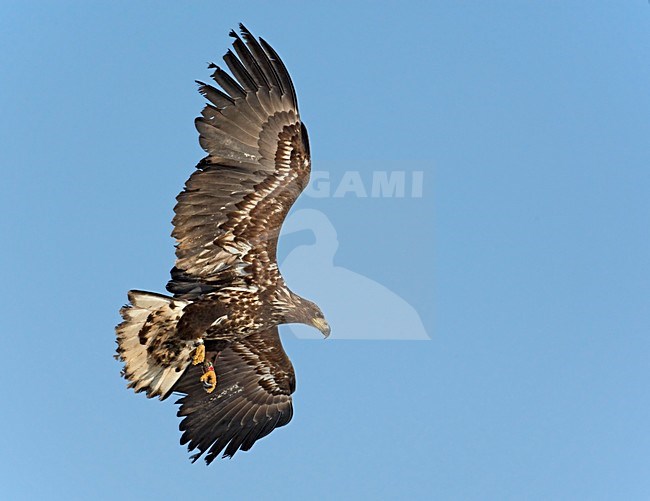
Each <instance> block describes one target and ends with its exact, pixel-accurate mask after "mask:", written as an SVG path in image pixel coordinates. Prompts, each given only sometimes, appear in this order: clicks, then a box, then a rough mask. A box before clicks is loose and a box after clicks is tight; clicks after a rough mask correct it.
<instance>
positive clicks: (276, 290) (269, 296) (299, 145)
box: [116, 25, 329, 463]
mask: <svg viewBox="0 0 650 501" xmlns="http://www.w3.org/2000/svg"><path fill="white" fill-rule="evenodd" d="M240 28H241V37H240V36H239V35H237V34H236V33H234V32H231V36H232V37H233V38H234V42H233V49H234V52H233V51H232V50H229V51H228V52H227V53H226V55H225V56H224V61H225V62H226V65H227V67H228V69H229V70H230V73H231V74H232V76H231V74H229V73H228V72H226V71H225V70H223V69H222V68H220V67H218V66H216V65H214V64H211V65H210V67H211V68H212V69H214V73H213V74H212V78H213V79H214V80H215V82H216V83H217V84H218V87H214V86H212V85H208V84H205V83H202V82H197V83H198V84H199V91H200V92H201V94H202V95H203V96H204V97H205V98H206V99H207V101H208V103H207V105H206V106H205V108H204V109H203V111H202V112H201V116H200V117H198V118H197V119H196V121H195V124H196V128H197V130H198V132H199V143H200V144H201V146H202V147H203V149H204V150H205V151H206V153H207V156H206V157H205V158H203V159H202V160H201V161H200V162H199V164H198V165H197V166H196V170H195V171H194V172H193V173H192V175H191V176H190V177H189V179H188V180H187V182H186V184H185V188H184V190H183V191H182V192H181V193H180V194H179V195H178V197H177V204H176V207H175V209H174V211H175V216H174V219H173V221H172V223H173V225H174V230H173V232H172V236H173V237H174V238H175V239H176V263H175V266H174V267H173V268H172V270H171V280H170V281H169V283H168V284H167V290H168V292H169V293H170V294H171V296H167V295H161V294H156V293H152V292H145V291H137V290H133V291H130V292H129V293H128V298H129V304H128V305H127V306H125V307H124V308H122V309H121V310H120V313H121V315H122V317H123V321H122V323H120V324H119V325H118V326H117V328H116V331H117V344H118V348H117V358H118V359H119V360H120V361H121V362H123V363H124V368H123V375H124V377H125V378H126V379H127V380H128V381H129V387H131V388H133V389H134V390H135V391H136V392H140V391H144V392H146V394H147V396H148V397H154V396H158V397H159V398H160V399H165V398H167V397H168V396H169V395H170V394H171V393H173V392H177V393H179V394H181V395H182V398H181V399H180V400H178V402H177V403H179V404H180V409H179V411H178V415H179V416H180V417H182V418H183V419H182V421H181V424H180V428H181V430H182V431H183V432H184V433H183V435H182V438H181V443H182V444H187V445H188V449H189V450H190V451H194V450H195V451H197V452H196V454H194V456H193V460H196V459H197V458H198V457H200V456H202V455H203V454H205V460H206V462H208V463H210V462H211V461H212V460H213V459H214V458H215V457H218V456H219V455H220V454H221V453H223V455H224V456H232V455H233V454H235V452H236V451H237V450H240V449H241V450H249V449H250V448H251V447H252V445H253V444H254V443H255V441H257V440H258V439H260V438H262V437H264V436H265V435H267V434H268V433H270V432H271V431H272V430H273V429H275V428H277V427H279V426H283V425H284V424H286V423H288V422H289V420H290V419H291V416H292V415H293V407H292V402H291V394H292V393H293V392H294V390H295V376H294V371H293V367H292V365H291V362H290V361H289V358H288V357H287V355H286V353H285V352H284V350H283V348H282V344H281V342H280V337H279V334H278V326H279V325H281V324H286V323H304V324H307V325H312V326H314V327H316V328H318V329H319V330H321V332H323V334H324V335H325V336H327V335H328V334H329V326H328V325H327V322H326V321H325V319H324V316H323V314H322V312H321V310H320V309H319V308H318V306H316V305H315V304H314V303H312V302H311V301H308V300H307V299H304V298H302V297H300V296H298V295H296V294H294V293H293V292H292V291H291V290H290V289H289V288H288V287H287V285H286V283H285V282H284V280H283V278H282V276H281V274H280V271H279V269H278V266H277V258H276V249H277V241H278V237H279V234H280V229H281V226H282V222H283V221H284V219H285V217H286V215H287V213H288V212H289V210H290V208H291V206H292V205H293V203H294V202H295V200H296V199H297V198H298V196H299V195H300V193H301V192H302V191H303V190H304V188H305V186H306V185H307V183H308V181H309V173H310V170H311V163H310V154H309V139H308V134H307V129H306V127H305V126H304V124H303V123H302V122H301V120H300V115H299V112H298V103H297V98H296V93H295V90H294V87H293V83H292V81H291V78H290V77H289V73H288V72H287V70H286V68H285V66H284V64H283V63H282V61H281V60H280V58H279V56H278V55H277V53H276V52H275V51H274V50H273V48H271V46H270V45H269V44H268V43H266V42H265V41H264V40H262V39H259V40H258V39H256V38H255V37H253V36H252V35H251V33H250V32H249V31H248V30H247V29H246V28H245V27H244V26H242V25H240ZM200 355H201V356H200ZM203 356H204V359H203ZM201 362H202V365H200V363H201ZM212 370H214V373H215V374H216V386H212V387H211V388H210V389H209V391H206V389H205V388H204V385H203V384H202V381H204V380H205V377H206V371H212ZM213 390H214V391H213Z"/></svg>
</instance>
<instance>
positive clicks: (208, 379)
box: [201, 362, 217, 393]
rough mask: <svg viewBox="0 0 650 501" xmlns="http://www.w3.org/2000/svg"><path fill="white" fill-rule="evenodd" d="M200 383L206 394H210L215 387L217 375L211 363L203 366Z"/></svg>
mask: <svg viewBox="0 0 650 501" xmlns="http://www.w3.org/2000/svg"><path fill="white" fill-rule="evenodd" d="M201 382H202V383H203V388H204V389H205V391H206V393H212V392H213V391H214V389H215V388H216V387H217V374H216V373H215V372H214V366H213V365H212V363H211V362H206V363H204V364H203V375H202V376H201Z"/></svg>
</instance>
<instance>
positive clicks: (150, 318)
mask: <svg viewBox="0 0 650 501" xmlns="http://www.w3.org/2000/svg"><path fill="white" fill-rule="evenodd" d="M129 301H130V303H131V304H130V305H127V306H125V307H124V308H122V309H121V310H120V314H121V315H122V318H123V322H122V323H121V324H119V325H118V326H117V327H116V331H117V344H118V348H117V356H116V358H117V359H118V360H120V361H122V362H124V369H123V376H124V377H125V379H127V380H128V381H129V385H128V386H129V388H133V389H134V390H135V391H136V392H141V391H146V393H147V397H148V398H151V397H155V396H158V397H160V399H161V400H163V399H165V398H166V397H167V396H168V395H169V393H170V392H171V388H172V387H173V386H174V383H176V381H177V380H178V379H179V378H180V377H181V375H182V374H183V372H184V371H185V369H186V368H187V366H188V365H189V364H190V361H191V359H192V352H193V350H194V348H195V347H196V345H197V341H198V340H189V341H188V340H182V339H180V338H179V337H178V335H177V330H176V326H177V324H178V321H179V320H180V318H181V316H182V315H183V310H184V309H185V307H186V306H187V305H188V304H189V302H187V301H183V300H181V299H175V298H171V297H168V296H163V295H161V294H155V293H152V292H143V291H130V292H129Z"/></svg>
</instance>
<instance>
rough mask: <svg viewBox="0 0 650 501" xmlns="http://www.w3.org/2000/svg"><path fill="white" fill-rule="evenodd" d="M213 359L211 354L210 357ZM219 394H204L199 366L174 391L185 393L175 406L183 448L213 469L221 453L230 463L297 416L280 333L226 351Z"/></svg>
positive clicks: (273, 331) (261, 335)
mask: <svg viewBox="0 0 650 501" xmlns="http://www.w3.org/2000/svg"><path fill="white" fill-rule="evenodd" d="M214 355H215V353H209V352H208V354H207V356H208V357H211V356H214ZM214 367H215V371H216V374H217V388H216V389H215V391H214V392H213V393H206V392H205V390H204V389H203V388H202V386H201V383H200V382H199V378H200V377H201V373H202V371H201V369H200V367H199V366H191V367H190V368H188V369H187V370H186V371H185V373H184V374H183V376H182V377H181V379H180V380H179V381H178V383H176V386H175V387H174V391H176V392H179V393H185V396H184V397H183V398H181V399H179V400H178V401H177V402H176V403H178V404H180V405H181V407H180V409H179V410H178V416H179V417H183V420H182V421H181V424H180V429H181V431H183V435H182V437H181V445H184V444H188V450H190V451H193V450H198V452H197V453H196V454H195V455H193V456H192V460H193V461H196V460H197V459H198V458H199V457H201V455H202V454H204V453H207V455H206V456H205V461H206V463H208V464H210V463H211V462H212V461H213V460H214V459H215V458H216V457H217V456H218V455H219V454H221V452H222V451H223V457H232V456H233V455H234V454H235V452H237V451H238V450H239V449H241V450H244V451H247V450H249V449H250V448H251V447H252V446H253V444H254V443H255V442H256V441H257V440H259V439H260V438H262V437H265V436H266V435H268V434H269V433H271V432H272V431H273V430H274V429H275V428H278V427H280V426H284V425H285V424H287V423H288V422H289V421H291V417H292V415H293V407H292V404H291V394H292V393H293V392H294V390H295V386H296V380H295V376H294V372H293V366H292V365H291V362H290V361H289V358H288V357H287V354H286V353H285V352H284V349H283V348H282V343H281V342H280V336H279V335H278V329H277V327H276V328H274V329H271V330H269V331H266V332H262V333H259V334H253V335H250V336H248V337H246V338H245V339H243V340H242V341H240V342H235V343H232V344H231V345H230V346H229V347H228V348H226V349H225V350H223V351H222V352H221V354H220V355H219V357H218V358H217V360H216V362H215V364H214Z"/></svg>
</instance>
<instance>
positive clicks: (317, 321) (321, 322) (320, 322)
mask: <svg viewBox="0 0 650 501" xmlns="http://www.w3.org/2000/svg"><path fill="white" fill-rule="evenodd" d="M312 322H313V324H312V325H313V326H314V327H316V328H317V329H318V330H319V331H321V332H322V333H323V336H325V337H327V336H329V335H330V331H331V329H330V326H329V324H328V323H327V321H326V320H325V319H324V318H314V319H313V320H312Z"/></svg>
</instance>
